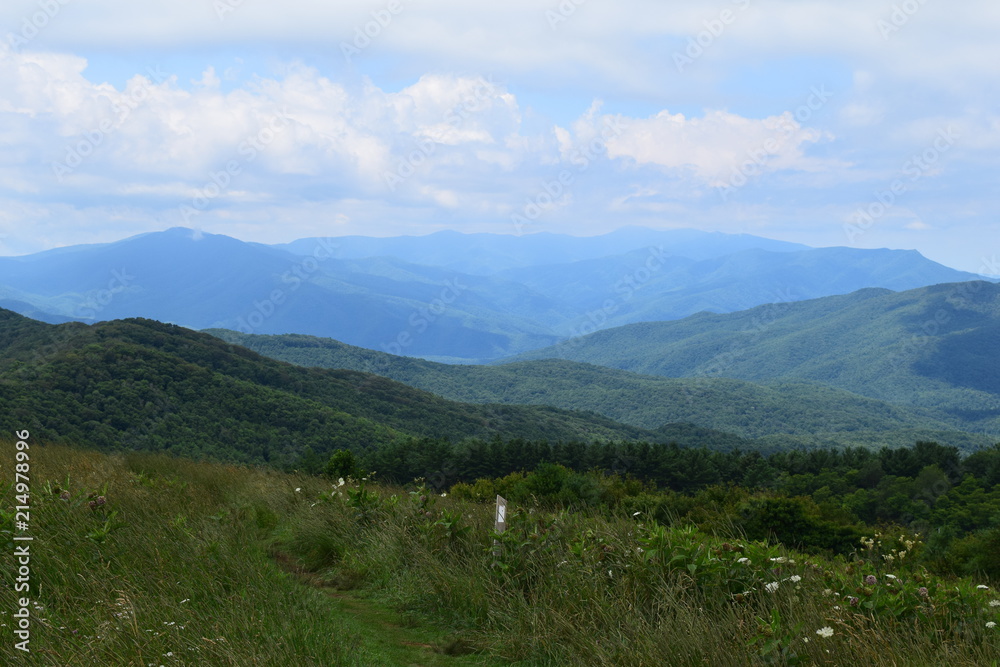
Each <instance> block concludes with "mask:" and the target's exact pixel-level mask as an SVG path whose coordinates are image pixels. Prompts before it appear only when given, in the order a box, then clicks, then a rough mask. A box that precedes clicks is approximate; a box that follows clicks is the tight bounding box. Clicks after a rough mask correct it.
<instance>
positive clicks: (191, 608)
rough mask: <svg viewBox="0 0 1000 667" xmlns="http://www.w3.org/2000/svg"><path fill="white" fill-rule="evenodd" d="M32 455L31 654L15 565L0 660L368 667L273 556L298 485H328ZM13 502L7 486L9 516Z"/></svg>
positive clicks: (352, 641) (245, 472)
mask: <svg viewBox="0 0 1000 667" xmlns="http://www.w3.org/2000/svg"><path fill="white" fill-rule="evenodd" d="M7 451H10V450H7ZM30 453H31V478H32V480H33V482H32V496H31V500H32V510H31V519H32V521H31V534H32V535H33V536H34V538H35V539H34V541H33V542H32V543H31V552H32V560H31V569H32V575H31V580H32V595H31V598H32V600H33V605H36V606H35V607H34V608H33V609H32V612H33V619H32V626H31V643H30V645H29V646H30V648H31V649H32V650H31V653H30V654H27V655H26V654H24V653H23V652H21V651H15V650H14V649H13V643H14V639H13V636H12V630H11V626H12V623H11V622H10V614H11V613H12V612H13V611H14V610H15V602H14V598H15V595H14V591H13V589H12V588H13V587H12V584H13V581H12V580H13V568H12V567H3V568H2V570H3V578H4V586H3V590H2V594H0V612H3V615H0V619H2V620H0V622H3V623H4V627H2V628H0V630H2V633H0V637H2V640H0V641H2V646H0V663H2V664H10V665H14V664H35V665H141V666H142V667H146V665H149V664H154V665H160V664H163V665H171V664H174V665H182V664H183V665H195V664H205V665H240V666H244V665H356V664H358V665H360V664H369V663H366V662H365V656H364V654H363V651H362V650H360V647H359V638H358V637H357V636H352V632H350V631H348V630H347V629H346V628H345V627H342V624H340V623H338V620H337V619H336V618H331V617H330V615H329V606H328V604H327V601H326V600H325V599H324V597H323V595H322V594H321V593H320V592H318V591H314V590H311V589H308V588H304V587H302V586H300V585H298V584H297V583H296V582H295V581H293V580H291V579H290V578H289V577H288V576H286V575H285V574H283V573H282V572H281V571H280V570H279V569H277V568H276V567H275V565H274V563H273V561H271V560H270V559H269V558H268V556H267V553H266V549H265V548H264V547H265V545H266V540H267V539H268V537H269V535H270V532H271V531H272V530H273V529H275V528H276V527H277V525H278V522H279V521H280V520H281V517H283V516H287V515H288V514H289V513H290V512H291V511H292V508H293V507H294V505H295V503H296V502H301V501H300V500H299V498H298V495H297V494H295V492H294V489H295V487H296V485H310V484H312V485H313V487H315V486H316V483H317V482H316V481H315V480H313V479H306V478H301V479H299V478H295V477H293V476H288V475H277V474H274V473H269V472H266V471H260V470H251V469H245V468H235V467H230V466H222V465H210V464H199V463H192V462H189V461H185V460H181V459H173V458H168V457H165V456H158V455H149V454H130V455H126V456H107V455H103V454H98V453H93V452H85V451H81V450H76V449H72V448H67V447H60V446H54V445H50V446H47V447H40V446H33V447H32V448H31V450H30ZM46 482H48V484H46ZM63 492H68V497H65V499H63V498H60V495H62V494H63ZM92 494H96V495H95V497H94V498H91V495H92ZM98 496H102V497H104V498H105V502H104V504H103V505H102V506H100V507H98V508H96V509H91V508H90V507H89V503H90V502H91V501H92V500H94V499H95V498H96V497H98ZM14 504H15V503H14V498H13V494H12V491H11V490H7V493H6V494H5V495H4V498H3V507H4V511H5V512H9V510H11V509H12V507H13V505H14ZM5 518H6V517H5ZM9 526H10V523H9V522H5V525H4V528H5V529H7V528H9ZM7 532H9V531H7ZM6 537H7V538H8V539H7V540H4V543H5V544H6V545H7V547H6V548H7V549H8V553H9V554H11V553H12V552H13V546H12V544H8V542H9V537H10V536H9V534H8V535H6ZM4 562H5V563H9V562H10V560H9V557H5V558H4Z"/></svg>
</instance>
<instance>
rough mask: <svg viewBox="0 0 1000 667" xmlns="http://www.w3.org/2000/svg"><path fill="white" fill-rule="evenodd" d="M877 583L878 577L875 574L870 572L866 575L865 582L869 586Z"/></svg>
mask: <svg viewBox="0 0 1000 667" xmlns="http://www.w3.org/2000/svg"><path fill="white" fill-rule="evenodd" d="M877 583H878V579H876V578H875V575H874V574H869V575H868V576H867V577H865V584H866V585H868V586H874V585H875V584H877Z"/></svg>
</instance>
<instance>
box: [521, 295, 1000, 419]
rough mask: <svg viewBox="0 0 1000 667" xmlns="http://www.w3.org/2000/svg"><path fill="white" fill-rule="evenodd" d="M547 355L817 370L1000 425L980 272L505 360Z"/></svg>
mask: <svg viewBox="0 0 1000 667" xmlns="http://www.w3.org/2000/svg"><path fill="white" fill-rule="evenodd" d="M547 358H560V359H570V360H573V361H582V362H587V363H592V364H598V365H602V366H607V367H611V368H618V369H623V370H630V371H633V372H636V373H646V374H649V375H660V376H667V377H695V378H704V377H729V378H736V379H742V380H749V381H754V382H771V381H776V380H781V381H789V380H805V381H811V382H819V383H823V384H826V385H829V386H831V387H837V388H841V389H846V390H848V391H852V392H855V393H858V394H861V395H864V396H869V397H872V398H877V399H881V400H885V401H891V402H894V403H899V404H905V405H911V406H920V407H928V408H934V409H939V410H943V411H945V412H947V413H948V414H950V415H952V416H953V417H955V418H958V419H962V420H963V421H964V422H965V423H966V424H968V425H970V427H971V428H975V429H977V430H980V431H982V432H987V433H993V434H996V433H1000V374H998V373H996V372H995V369H996V368H997V359H1000V285H997V284H995V283H990V282H985V281H978V282H968V283H952V284H942V285H933V286H931V287H922V288H919V289H914V290H909V291H906V292H899V293H896V292H889V291H887V290H876V289H867V290H861V291H859V292H855V293H853V294H848V295H845V296H832V297H825V298H822V299H813V300H810V301H803V302H799V303H780V304H771V305H766V306H760V307H758V308H753V309H750V310H746V311H741V312H738V313H730V314H725V315H716V314H711V313H702V314H699V315H694V316H692V317H688V318H685V319H683V320H679V321H675V322H646V323H642V324H633V325H629V326H624V327H619V328H615V329H608V330H605V331H599V332H597V333H594V334H591V335H589V336H584V337H581V338H576V339H572V340H569V341H566V342H564V343H562V344H560V345H557V346H554V347H548V348H544V349H540V350H535V351H534V352H531V353H529V354H524V355H520V356H518V357H515V358H513V359H510V360H508V361H523V360H528V359H547Z"/></svg>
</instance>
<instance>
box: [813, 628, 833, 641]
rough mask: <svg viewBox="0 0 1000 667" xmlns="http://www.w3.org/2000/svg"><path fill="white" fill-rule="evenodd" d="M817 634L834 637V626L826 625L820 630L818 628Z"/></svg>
mask: <svg viewBox="0 0 1000 667" xmlns="http://www.w3.org/2000/svg"><path fill="white" fill-rule="evenodd" d="M816 634H817V635H819V636H820V637H827V638H829V637H832V636H833V628H831V627H830V626H829V625H828V626H826V627H823V628H820V629H819V630H817V631H816Z"/></svg>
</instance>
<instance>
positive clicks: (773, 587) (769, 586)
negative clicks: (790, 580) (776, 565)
mask: <svg viewBox="0 0 1000 667" xmlns="http://www.w3.org/2000/svg"><path fill="white" fill-rule="evenodd" d="M780 585H781V584H779V583H778V582H777V581H772V582H771V583H769V584H766V585H765V586H764V590H766V591H767V592H768V593H773V592H774V591H776V590H778V586H780Z"/></svg>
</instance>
